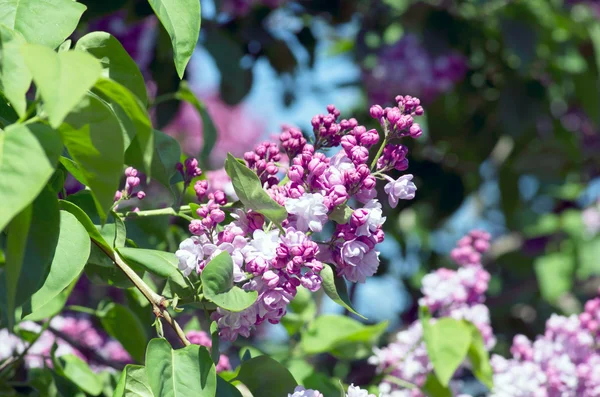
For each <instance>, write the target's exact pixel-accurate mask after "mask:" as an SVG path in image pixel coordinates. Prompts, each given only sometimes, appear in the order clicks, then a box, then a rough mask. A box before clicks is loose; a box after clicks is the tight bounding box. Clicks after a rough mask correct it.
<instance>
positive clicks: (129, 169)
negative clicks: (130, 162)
mask: <svg viewBox="0 0 600 397" xmlns="http://www.w3.org/2000/svg"><path fill="white" fill-rule="evenodd" d="M137 174H138V171H137V170H136V169H135V168H133V167H127V169H126V170H125V176H137Z"/></svg>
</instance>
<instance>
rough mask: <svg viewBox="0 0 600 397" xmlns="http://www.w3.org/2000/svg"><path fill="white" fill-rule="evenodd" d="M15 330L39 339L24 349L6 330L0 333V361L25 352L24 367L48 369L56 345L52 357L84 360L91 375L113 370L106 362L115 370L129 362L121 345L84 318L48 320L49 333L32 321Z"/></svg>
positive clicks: (15, 337) (21, 342)
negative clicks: (35, 335) (33, 335)
mask: <svg viewBox="0 0 600 397" xmlns="http://www.w3.org/2000/svg"><path fill="white" fill-rule="evenodd" d="M19 328H21V329H23V330H26V331H30V332H34V333H40V336H39V338H38V339H37V340H36V341H35V343H34V344H33V345H32V346H28V345H27V344H26V343H25V342H23V341H22V340H21V339H20V338H19V337H18V336H16V335H14V334H11V333H9V332H8V330H7V329H2V330H0V340H1V341H2V343H0V346H1V347H0V361H2V360H3V359H5V358H7V357H9V356H11V355H14V354H20V353H22V352H24V351H25V349H27V353H26V354H25V356H24V363H25V367H27V368H43V367H45V366H49V367H52V366H53V364H52V360H51V350H52V348H53V346H54V344H56V346H57V348H56V351H55V353H54V354H55V356H56V357H60V356H63V355H66V354H73V355H75V356H77V357H79V358H80V359H82V360H84V361H86V362H87V363H88V364H89V365H90V368H92V370H94V371H95V372H100V371H105V370H108V371H114V370H115V369H114V368H113V367H112V366H108V365H107V363H109V362H110V363H113V364H115V365H116V366H117V368H121V367H124V366H125V364H129V363H131V362H133V360H132V358H131V356H130V355H129V353H127V351H126V350H125V349H124V348H123V346H122V345H121V344H120V343H119V342H118V341H116V340H114V339H112V338H110V337H107V336H106V335H104V334H103V333H102V332H100V331H98V330H97V329H96V328H94V326H93V324H92V322H91V321H90V319H89V318H88V317H73V316H64V317H63V316H55V317H53V318H52V320H50V329H51V330H50V329H46V330H43V329H42V326H41V325H39V324H37V323H34V322H33V321H24V322H21V323H19Z"/></svg>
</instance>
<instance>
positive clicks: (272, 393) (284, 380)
mask: <svg viewBox="0 0 600 397" xmlns="http://www.w3.org/2000/svg"><path fill="white" fill-rule="evenodd" d="M236 380H239V381H241V382H242V383H243V384H244V385H246V387H247V388H248V390H250V392H252V395H254V396H260V397H281V396H285V395H286V394H287V393H289V392H290V391H292V390H294V388H295V387H296V386H298V383H297V382H296V380H295V379H294V377H293V376H292V374H291V373H290V371H288V370H287V368H286V367H284V366H283V365H281V364H280V363H278V362H277V361H275V360H273V359H272V358H271V357H269V356H259V357H255V358H251V359H250V360H248V361H244V362H243V363H242V365H241V367H240V371H239V374H238V376H237V378H236Z"/></svg>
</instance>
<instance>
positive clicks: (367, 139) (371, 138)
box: [359, 129, 379, 146]
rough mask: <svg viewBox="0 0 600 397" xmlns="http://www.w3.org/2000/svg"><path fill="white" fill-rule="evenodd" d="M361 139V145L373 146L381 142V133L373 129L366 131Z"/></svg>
mask: <svg viewBox="0 0 600 397" xmlns="http://www.w3.org/2000/svg"><path fill="white" fill-rule="evenodd" d="M359 140H360V144H361V145H364V146H373V145H375V144H376V143H377V142H379V134H378V133H377V130H375V129H371V130H369V131H365V132H364V133H363V134H361V136H360V139H359Z"/></svg>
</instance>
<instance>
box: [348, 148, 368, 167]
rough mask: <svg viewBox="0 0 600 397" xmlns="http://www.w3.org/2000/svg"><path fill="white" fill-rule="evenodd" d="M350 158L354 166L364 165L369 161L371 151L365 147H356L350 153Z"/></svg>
mask: <svg viewBox="0 0 600 397" xmlns="http://www.w3.org/2000/svg"><path fill="white" fill-rule="evenodd" d="M350 158H351V159H352V162H353V163H354V164H364V163H366V162H367V160H368V159H369V149H367V148H366V147H364V146H355V147H353V148H352V150H351V151H350Z"/></svg>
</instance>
